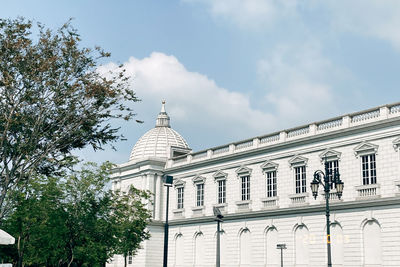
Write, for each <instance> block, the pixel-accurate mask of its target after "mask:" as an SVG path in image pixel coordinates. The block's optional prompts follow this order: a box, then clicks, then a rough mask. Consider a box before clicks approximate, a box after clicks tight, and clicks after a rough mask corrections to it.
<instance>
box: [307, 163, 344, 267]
mask: <svg viewBox="0 0 400 267" xmlns="http://www.w3.org/2000/svg"><path fill="white" fill-rule="evenodd" d="M320 184H321V185H322V186H323V187H324V191H325V215H326V243H327V250H328V251H327V252H328V267H331V266H332V260H331V231H330V221H329V212H330V210H329V195H330V194H329V193H330V191H331V189H332V188H333V185H335V189H336V194H337V196H338V198H339V199H340V198H341V197H342V194H343V185H344V184H343V182H342V180H340V174H339V171H338V170H335V171H334V173H333V175H332V171H331V170H329V163H328V161H327V160H326V159H325V173H324V172H323V171H321V170H317V171H315V172H314V180H313V181H312V182H311V184H310V187H311V191H312V194H313V196H314V199H317V196H318V186H319V185H320Z"/></svg>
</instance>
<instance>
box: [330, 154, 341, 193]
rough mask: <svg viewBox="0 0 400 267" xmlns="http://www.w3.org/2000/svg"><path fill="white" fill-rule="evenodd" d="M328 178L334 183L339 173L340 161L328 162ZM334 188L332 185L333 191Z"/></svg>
mask: <svg viewBox="0 0 400 267" xmlns="http://www.w3.org/2000/svg"><path fill="white" fill-rule="evenodd" d="M327 163H328V174H327V175H328V176H329V180H330V181H332V180H333V178H334V175H335V172H339V161H338V160H332V161H328V162H327ZM332 188H333V184H332V185H331V189H332Z"/></svg>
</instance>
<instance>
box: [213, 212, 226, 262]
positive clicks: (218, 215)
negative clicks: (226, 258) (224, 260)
mask: <svg viewBox="0 0 400 267" xmlns="http://www.w3.org/2000/svg"><path fill="white" fill-rule="evenodd" d="M213 211H214V216H215V221H217V259H216V267H220V266H221V265H220V264H221V259H220V258H221V257H220V252H221V240H220V233H221V227H220V224H221V222H223V220H222V219H223V218H224V216H223V215H222V214H221V211H220V210H219V208H217V207H214V208H213Z"/></svg>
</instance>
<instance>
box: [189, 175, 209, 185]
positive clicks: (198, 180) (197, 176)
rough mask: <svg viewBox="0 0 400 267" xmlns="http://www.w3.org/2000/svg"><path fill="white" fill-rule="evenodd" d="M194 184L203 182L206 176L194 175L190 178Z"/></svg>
mask: <svg viewBox="0 0 400 267" xmlns="http://www.w3.org/2000/svg"><path fill="white" fill-rule="evenodd" d="M192 181H193V183H194V184H204V183H205V182H206V178H205V177H203V176H200V175H196V176H195V177H193V179H192Z"/></svg>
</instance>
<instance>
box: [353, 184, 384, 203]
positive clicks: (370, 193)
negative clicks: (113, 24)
mask: <svg viewBox="0 0 400 267" xmlns="http://www.w3.org/2000/svg"><path fill="white" fill-rule="evenodd" d="M354 188H355V189H356V190H357V191H358V196H357V197H356V200H362V199H375V198H380V197H381V192H380V188H381V186H380V184H367V185H359V186H355V187H354Z"/></svg>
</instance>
